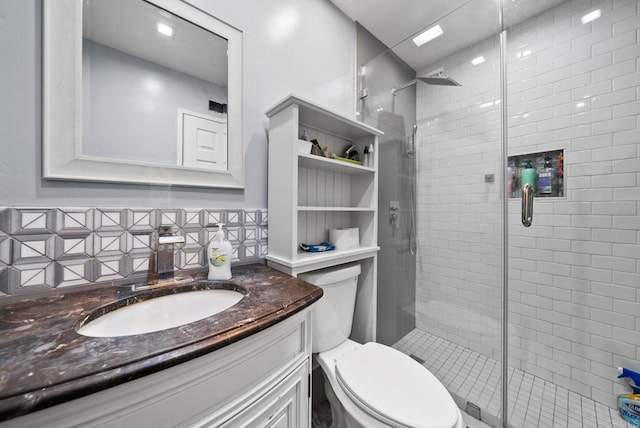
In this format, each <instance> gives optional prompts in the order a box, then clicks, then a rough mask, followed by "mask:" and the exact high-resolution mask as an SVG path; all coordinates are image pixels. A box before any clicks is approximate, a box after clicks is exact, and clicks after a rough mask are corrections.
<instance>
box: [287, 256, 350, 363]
mask: <svg viewBox="0 0 640 428" xmlns="http://www.w3.org/2000/svg"><path fill="white" fill-rule="evenodd" d="M360 272H361V270H360V265H359V264H355V265H345V266H341V267H337V268H329V269H322V270H318V271H313V272H308V273H303V274H300V275H298V278H300V279H302V280H303V281H307V282H309V283H311V284H314V285H317V286H318V287H320V288H322V291H323V292H324V295H323V296H322V298H321V299H320V300H318V302H317V303H316V304H315V306H314V308H313V312H312V320H313V321H312V325H311V341H312V344H313V346H312V351H313V352H323V351H326V350H329V349H331V348H335V347H336V346H338V345H339V344H341V343H342V342H344V341H345V340H347V339H348V338H349V335H350V334H351V324H352V322H353V310H354V307H355V302H356V289H357V288H358V275H360Z"/></svg>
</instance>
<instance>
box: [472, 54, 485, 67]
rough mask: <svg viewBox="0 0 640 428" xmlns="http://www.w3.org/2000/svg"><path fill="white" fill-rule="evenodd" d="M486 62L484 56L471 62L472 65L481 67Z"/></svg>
mask: <svg viewBox="0 0 640 428" xmlns="http://www.w3.org/2000/svg"><path fill="white" fill-rule="evenodd" d="M483 62H484V57H483V56H479V57H477V58H474V59H472V60H471V64H473V65H479V64H482V63H483Z"/></svg>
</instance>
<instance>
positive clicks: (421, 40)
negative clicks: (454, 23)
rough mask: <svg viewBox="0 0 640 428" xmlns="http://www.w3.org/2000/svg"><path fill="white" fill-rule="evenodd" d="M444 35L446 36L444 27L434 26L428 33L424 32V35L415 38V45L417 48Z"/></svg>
mask: <svg viewBox="0 0 640 428" xmlns="http://www.w3.org/2000/svg"><path fill="white" fill-rule="evenodd" d="M442 34H444V31H442V27H440V26H439V25H434V26H433V27H431V28H429V29H428V30H426V31H423V32H422V33H420V34H418V35H417V36H416V37H414V38H413V43H415V44H416V46H422V45H424V44H425V43H427V42H430V41H431V40H433V39H435V38H436V37H438V36H441V35H442Z"/></svg>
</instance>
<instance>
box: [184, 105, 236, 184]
mask: <svg viewBox="0 0 640 428" xmlns="http://www.w3.org/2000/svg"><path fill="white" fill-rule="evenodd" d="M180 121H181V123H182V136H181V138H182V141H181V142H182V144H181V145H180V146H181V147H180V148H181V149H182V150H179V152H180V151H181V153H178V159H180V157H182V163H181V164H182V165H183V166H187V167H193V168H205V169H209V170H215V171H226V170H227V122H226V120H223V119H218V118H216V117H213V116H205V115H201V114H195V113H190V112H185V111H184V110H182V111H180ZM181 155H182V156H181Z"/></svg>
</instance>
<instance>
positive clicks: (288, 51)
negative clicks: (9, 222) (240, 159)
mask: <svg viewBox="0 0 640 428" xmlns="http://www.w3.org/2000/svg"><path fill="white" fill-rule="evenodd" d="M192 3H194V4H195V5H196V6H197V7H199V8H201V9H203V10H204V11H205V12H207V13H210V14H212V15H214V16H216V17H218V18H220V19H222V20H223V21H226V22H227V23H229V24H230V25H233V26H235V27H236V28H239V29H240V30H242V31H243V33H244V101H243V107H244V108H243V110H244V145H245V171H246V189H245V190H244V191H236V190H215V189H192V188H186V187H168V186H146V185H114V184H100V183H75V182H56V181H48V180H43V179H42V173H41V170H42V162H41V156H42V151H41V142H42V129H41V119H42V115H41V103H42V95H41V90H42V83H41V79H42V74H41V67H42V59H41V56H42V41H41V37H42V32H41V16H42V6H41V2H40V1H37V0H3V1H2V3H0V16H1V18H0V73H1V75H2V79H0V137H1V140H0V147H2V161H1V163H0V183H2V185H1V186H0V200H1V201H2V204H3V205H7V206H34V205H36V206H89V207H90V206H105V207H106V206H121V207H158V208H162V207H180V208H188V207H223V208H231V207H236V208H243V207H266V205H267V137H266V130H265V128H266V124H267V120H266V117H265V115H264V112H265V111H266V110H267V109H268V108H269V107H271V106H272V105H273V104H275V103H276V102H277V101H279V100H280V99H282V98H284V97H285V96H286V95H288V94H289V93H296V94H298V95H300V96H302V97H305V98H308V99H311V100H314V101H316V102H318V103H319V104H322V105H325V106H327V107H328V108H331V109H333V110H336V111H339V112H341V113H343V114H345V115H349V116H353V114H354V111H355V105H354V96H353V94H354V87H353V82H354V79H353V73H354V58H355V43H354V38H355V30H354V26H353V23H352V22H351V21H350V20H349V19H348V18H347V17H346V16H344V14H342V13H341V12H340V11H338V10H337V9H336V8H335V7H334V6H333V5H331V4H330V3H328V2H325V1H319V0H302V1H294V0H285V1H279V2H277V3H276V2H260V1H249V0H245V1H235V2H227V1H222V0H207V1H193V2H192ZM308 16H313V24H314V25H308V22H307V21H306V20H305V18H306V17H308ZM323 28H330V29H331V31H322V29H323Z"/></svg>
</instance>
